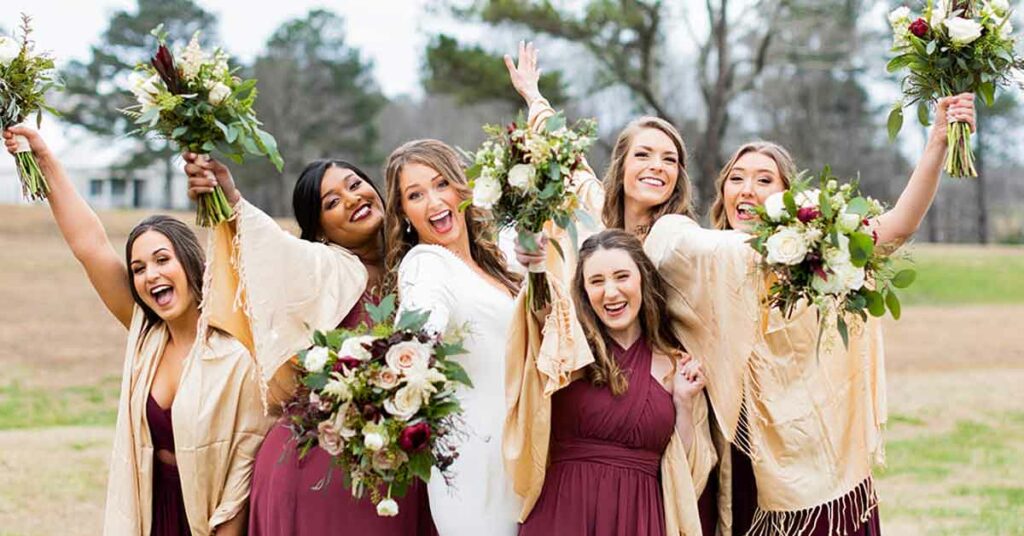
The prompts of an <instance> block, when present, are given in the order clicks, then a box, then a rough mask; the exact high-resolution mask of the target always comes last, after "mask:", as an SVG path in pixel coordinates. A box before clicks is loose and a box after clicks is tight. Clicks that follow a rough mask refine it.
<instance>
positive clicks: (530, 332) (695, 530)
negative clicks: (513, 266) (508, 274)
mask: <svg viewBox="0 0 1024 536" xmlns="http://www.w3.org/2000/svg"><path fill="white" fill-rule="evenodd" d="M548 282H549V285H550V288H551V290H552V292H551V301H552V303H551V313H550V314H549V315H548V317H547V320H546V321H545V323H544V326H543V328H542V327H541V326H540V325H539V323H538V322H537V320H536V319H535V317H534V315H533V313H531V312H530V311H529V305H528V301H529V300H528V299H527V298H526V292H525V291H523V292H520V294H519V297H518V299H517V300H516V309H515V313H514V316H513V319H512V324H511V327H510V328H509V339H508V347H507V350H506V364H505V382H506V389H505V393H506V403H507V406H508V414H507V416H506V418H505V430H504V434H503V443H502V454H503V457H504V459H505V469H506V472H507V474H508V475H509V477H510V478H511V479H512V485H513V489H514V490H515V492H516V494H518V495H519V496H520V497H522V498H523V501H524V505H523V511H522V513H521V514H520V518H519V520H520V521H524V520H525V519H526V518H527V516H529V514H530V511H531V510H532V509H533V507H534V505H535V504H536V502H537V499H538V497H539V496H540V492H541V489H542V488H543V485H544V475H545V472H546V470H547V463H548V451H549V446H550V439H551V396H552V395H553V394H554V393H555V392H556V391H558V390H559V389H561V388H563V387H565V386H567V385H569V383H570V382H572V381H573V380H576V379H578V378H579V377H580V376H581V374H580V371H581V370H582V369H583V368H584V367H586V366H587V365H589V364H590V363H592V362H593V360H594V359H593V356H592V354H591V352H590V347H589V345H588V344H587V340H586V337H585V336H584V334H583V330H582V328H581V327H580V325H579V322H578V320H577V318H576V311H575V309H574V307H573V305H572V301H571V300H570V298H569V296H568V293H567V292H566V290H565V288H564V286H563V285H562V284H561V281H560V278H558V277H555V276H552V275H551V274H549V275H548ZM580 381H586V380H580ZM693 426H694V431H695V432H694V443H693V445H692V447H691V448H690V450H689V452H687V451H686V449H684V447H683V445H682V442H681V440H680V439H679V436H678V434H675V433H673V434H672V439H671V441H670V442H669V445H668V448H667V449H666V451H665V453H664V455H663V456H662V462H661V475H662V478H661V482H662V493H663V496H664V506H665V525H666V530H667V532H666V533H667V534H670V535H673V536H699V535H700V534H701V529H700V516H699V514H698V511H697V499H698V497H699V496H700V493H701V492H702V491H703V489H704V486H705V484H706V483H707V480H708V475H709V474H710V472H711V469H712V468H713V467H714V465H715V462H716V456H715V451H714V447H713V445H712V444H711V437H710V433H709V428H708V410H707V405H706V403H705V402H704V398H703V397H698V398H697V399H696V402H695V404H694V425H693Z"/></svg>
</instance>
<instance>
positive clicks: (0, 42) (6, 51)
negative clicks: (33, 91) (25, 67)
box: [0, 35, 21, 67]
mask: <svg viewBox="0 0 1024 536" xmlns="http://www.w3.org/2000/svg"><path fill="white" fill-rule="evenodd" d="M18 54H21V45H19V44H18V42H17V41H15V40H14V39H11V38H10V37H7V36H5V35H0V65H3V66H5V67H6V66H8V65H10V64H11V62H12V61H14V59H15V58H17V57H18Z"/></svg>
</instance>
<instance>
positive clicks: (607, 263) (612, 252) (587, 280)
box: [583, 248, 643, 340]
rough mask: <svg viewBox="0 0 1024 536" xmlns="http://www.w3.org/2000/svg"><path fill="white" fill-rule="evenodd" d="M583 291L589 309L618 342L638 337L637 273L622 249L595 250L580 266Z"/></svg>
mask: <svg viewBox="0 0 1024 536" xmlns="http://www.w3.org/2000/svg"><path fill="white" fill-rule="evenodd" d="M583 288H584V290H585V291H586V294H587V300H588V302H589V303H590V307H591V309H592V310H593V311H594V313H595V314H596V315H597V318H598V320H600V322H601V323H602V324H604V327H605V329H606V330H607V332H608V334H609V335H611V336H612V337H614V338H616V339H618V340H632V339H635V338H636V337H637V336H639V334H640V332H641V329H640V322H639V320H638V318H639V315H640V309H641V305H642V304H643V299H642V278H641V275H640V269H639V268H638V267H637V265H636V263H635V262H633V259H632V258H631V257H630V256H629V253H628V252H627V251H626V250H624V249H604V248H602V249H598V250H596V251H594V252H593V253H592V254H591V255H590V256H589V257H588V258H587V259H586V261H584V264H583Z"/></svg>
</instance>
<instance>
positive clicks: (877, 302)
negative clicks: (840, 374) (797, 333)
mask: <svg viewBox="0 0 1024 536" xmlns="http://www.w3.org/2000/svg"><path fill="white" fill-rule="evenodd" d="M818 183H819V184H818V187H817V188H811V187H810V185H809V181H807V180H804V179H800V180H797V181H794V183H793V185H792V186H791V187H790V188H789V189H788V190H786V191H785V192H779V193H776V194H773V195H772V196H770V197H768V199H766V200H765V203H764V205H763V206H759V207H757V208H755V209H754V210H755V212H757V214H758V216H759V217H760V222H759V223H758V224H757V226H756V227H755V228H754V231H753V233H752V234H753V238H752V239H751V242H750V243H751V246H752V247H753V248H754V249H755V250H757V252H758V253H760V254H761V255H762V259H763V260H762V264H763V266H764V267H765V269H766V270H767V271H768V272H769V273H771V274H772V275H774V282H773V283H772V285H771V288H769V289H768V296H767V300H768V303H769V305H771V306H772V307H775V308H778V309H779V310H780V311H782V312H783V314H785V315H786V317H787V318H789V317H790V316H791V315H792V313H793V310H794V308H795V307H796V304H797V303H799V302H801V301H803V302H805V303H810V304H814V305H816V306H817V307H818V312H819V314H822V313H832V312H834V313H836V314H835V315H831V314H826V315H825V316H824V317H821V318H819V325H820V326H821V330H822V331H823V330H824V327H825V326H826V325H828V324H830V323H831V320H832V318H835V323H836V328H837V329H838V330H839V334H840V336H841V337H842V339H843V344H844V345H847V346H848V345H849V334H848V329H847V328H848V326H847V319H846V317H847V315H848V314H849V315H854V316H856V317H859V318H860V319H861V320H862V321H863V320H866V319H867V314H868V313H870V314H871V315H872V316H883V315H884V314H885V312H886V309H888V311H889V312H890V313H891V314H892V316H893V318H895V319H897V320H898V319H899V317H900V300H899V298H898V297H897V296H896V292H895V290H896V289H898V288H905V287H907V286H909V285H910V284H911V283H912V282H913V281H914V278H915V275H916V274H915V272H914V271H913V270H910V269H904V270H897V269H896V267H895V259H893V257H892V256H891V255H890V254H889V253H888V252H886V251H884V249H883V248H879V247H876V242H877V234H876V233H875V232H874V230H872V229H871V220H873V219H874V218H877V217H878V216H880V215H881V214H882V213H883V212H884V209H883V207H882V204H881V203H879V202H878V201H876V200H874V199H871V198H870V197H864V196H862V195H861V194H860V192H859V191H858V188H857V184H856V183H855V182H854V183H845V184H839V181H838V180H836V178H835V177H834V176H832V173H831V171H830V170H829V168H828V167H825V169H824V170H823V171H822V172H821V174H820V175H819V176H818ZM822 320H826V321H827V322H826V321H822ZM822 331H819V341H820V335H821V332H822Z"/></svg>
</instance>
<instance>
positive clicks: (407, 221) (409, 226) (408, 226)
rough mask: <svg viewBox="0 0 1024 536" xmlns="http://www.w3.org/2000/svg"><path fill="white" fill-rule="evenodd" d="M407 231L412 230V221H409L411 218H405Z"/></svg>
mask: <svg viewBox="0 0 1024 536" xmlns="http://www.w3.org/2000/svg"><path fill="white" fill-rule="evenodd" d="M405 232H407V233H411V232H412V222H410V221H409V218H406V219H405Z"/></svg>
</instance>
